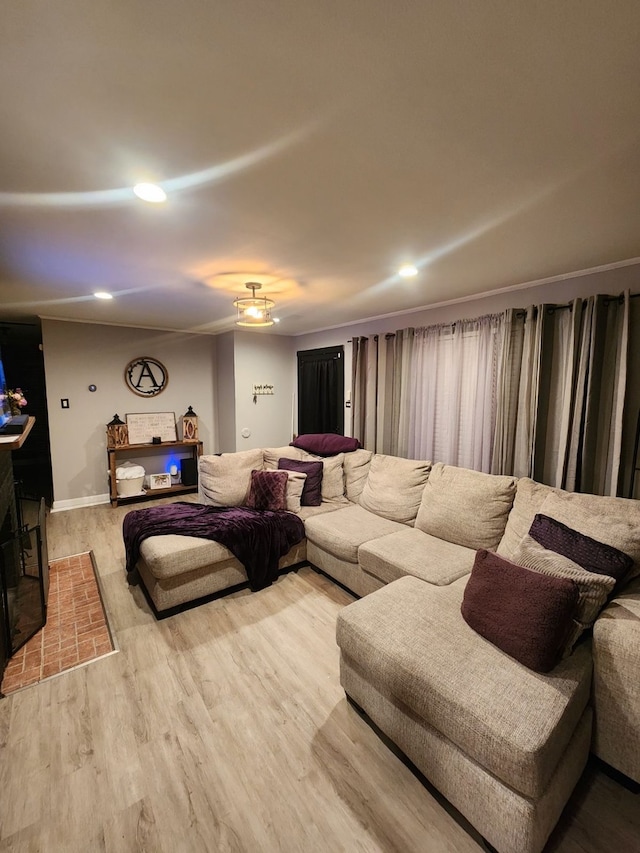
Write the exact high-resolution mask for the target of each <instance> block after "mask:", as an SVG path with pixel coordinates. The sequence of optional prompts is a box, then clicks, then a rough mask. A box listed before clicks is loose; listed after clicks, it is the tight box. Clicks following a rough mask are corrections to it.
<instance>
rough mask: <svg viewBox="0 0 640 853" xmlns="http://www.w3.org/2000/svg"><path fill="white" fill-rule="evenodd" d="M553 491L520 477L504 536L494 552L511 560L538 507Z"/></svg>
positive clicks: (549, 487) (538, 509)
mask: <svg viewBox="0 0 640 853" xmlns="http://www.w3.org/2000/svg"><path fill="white" fill-rule="evenodd" d="M554 491H555V489H552V488H551V486H543V485H542V483H536V482H535V480H530V479H529V477H521V478H520V479H519V480H518V482H517V484H516V496H515V498H514V501H513V507H512V508H511V512H510V513H509V518H508V519H507V526H506V527H505V529H504V536H503V537H502V539H501V540H500V544H499V545H498V547H497V549H496V551H497V553H498V554H500V555H501V556H502V557H506V558H507V559H508V560H511V559H512V558H513V554H514V551H515V550H516V548H517V547H518V545H519V544H520V540H521V539H522V538H523V537H524V536H526V535H527V533H528V532H529V528H530V527H531V524H532V523H533V519H534V517H535V516H536V514H537V513H539V512H540V507H541V506H542V504H543V503H544V502H545V501H546V499H547V497H548V496H549V495H552V494H553V493H554Z"/></svg>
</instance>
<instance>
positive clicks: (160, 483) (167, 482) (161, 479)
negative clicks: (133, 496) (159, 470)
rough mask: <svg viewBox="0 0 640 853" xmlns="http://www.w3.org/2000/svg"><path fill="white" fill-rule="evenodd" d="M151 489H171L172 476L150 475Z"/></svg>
mask: <svg viewBox="0 0 640 853" xmlns="http://www.w3.org/2000/svg"><path fill="white" fill-rule="evenodd" d="M149 488H150V489H170V488H171V474H149Z"/></svg>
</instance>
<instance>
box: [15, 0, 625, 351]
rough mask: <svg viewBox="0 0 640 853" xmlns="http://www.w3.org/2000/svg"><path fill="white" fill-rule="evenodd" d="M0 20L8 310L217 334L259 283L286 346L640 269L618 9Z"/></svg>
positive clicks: (553, 3)
mask: <svg viewBox="0 0 640 853" xmlns="http://www.w3.org/2000/svg"><path fill="white" fill-rule="evenodd" d="M1 17H2V22H1V26H0V127H1V128H2V131H1V133H0V243H1V246H0V247H1V249H2V255H1V258H0V282H1V284H0V287H1V297H0V315H1V316H2V317H3V318H4V319H8V318H23V317H26V316H29V315H35V314H38V315H41V316H49V317H60V318H70V319H79V320H91V321H98V322H110V323H125V324H127V325H133V326H150V327H158V328H167V329H182V330H184V329H188V330H197V331H210V332H218V331H223V330H225V329H229V328H232V327H233V309H232V306H231V303H232V301H233V299H234V297H235V296H236V295H237V294H238V293H239V292H241V291H243V290H244V286H243V283H244V281H245V280H246V278H247V277H248V276H247V274H249V273H251V274H252V275H251V276H250V277H251V278H256V276H257V274H260V273H262V274H264V275H265V276H266V277H267V278H266V279H265V281H266V283H267V285H268V286H265V291H266V293H267V295H269V296H272V297H273V298H274V300H275V301H276V303H277V311H276V313H277V314H278V315H279V316H280V317H281V323H280V325H279V326H277V327H274V329H275V331H276V332H277V333H280V334H299V333H302V332H305V331H311V330H314V329H319V328H326V327H329V326H332V325H337V324H340V323H348V322H350V321H354V320H357V319H361V318H367V317H372V316H379V315H383V314H386V313H390V312H395V311H400V310H410V309H412V308H416V307H419V306H427V305H429V304H433V303H438V302H442V301H445V300H448V299H456V298H460V297H465V296H471V295H473V294H477V293H481V292H485V291H488V290H495V289H497V288H502V287H508V286H510V285H514V284H518V283H521V282H526V281H532V280H538V279H541V278H545V277H548V276H553V275H558V274H561V273H566V272H570V271H575V270H580V269H587V268H591V267H594V266H598V265H602V264H609V263H614V262H617V261H622V260H625V259H629V258H635V257H638V256H640V50H638V34H639V33H640V3H638V0H616V2H615V3H605V2H603V0H562V2H558V0H541V1H540V2H535V3H521V2H517V0H516V2H514V0H484V2H477V0H466V2H462V0H458V1H457V2H456V0H405V2H403V0H396V2H395V3H391V2H383V0H322V2H310V0H306V2H305V0H268V2H267V0H261V2H257V0H233V2H221V3H212V2H209V3H207V2H204V0H182V1H181V2H179V3H178V2H175V0H126V1H125V0H119V2H114V0H91V2H86V0H58V2H55V3H54V2H51V0H19V2H17V0H16V2H13V0H11V2H5V3H3V7H2V13H1ZM143 179H148V180H154V181H157V182H159V183H161V184H162V185H163V186H165V187H166V188H167V190H168V193H169V200H168V202H167V203H166V204H165V205H164V206H162V207H153V206H150V205H147V204H145V203H144V202H141V201H139V200H137V199H135V198H134V196H133V195H132V193H131V190H130V187H131V186H132V185H133V184H134V183H136V182H137V181H139V180H143ZM106 190H109V191H115V192H107V193H103V194H102V195H101V194H100V192H101V191H106ZM118 190H120V192H118ZM409 260H410V261H414V262H415V263H417V265H418V266H419V267H420V269H421V272H420V274H419V276H417V277H416V278H414V279H410V280H406V281H404V280H401V279H399V278H398V277H397V276H396V275H395V271H396V269H397V268H398V266H399V264H400V263H401V262H403V261H409ZM224 273H234V274H237V277H235V276H234V277H231V278H229V277H228V276H222V277H220V276H221V274H224ZM216 277H218V278H216ZM97 289H103V290H109V291H112V292H113V293H114V294H115V296H116V298H115V299H114V300H113V301H112V302H108V303H107V302H99V301H97V300H95V299H94V298H93V296H92V294H93V292H94V291H95V290H97ZM270 333H273V332H270Z"/></svg>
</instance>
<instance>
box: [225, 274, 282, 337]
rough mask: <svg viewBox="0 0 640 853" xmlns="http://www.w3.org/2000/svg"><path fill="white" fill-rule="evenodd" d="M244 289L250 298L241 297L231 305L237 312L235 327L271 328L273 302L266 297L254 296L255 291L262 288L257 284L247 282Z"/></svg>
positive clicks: (272, 322)
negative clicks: (248, 292) (249, 294)
mask: <svg viewBox="0 0 640 853" xmlns="http://www.w3.org/2000/svg"><path fill="white" fill-rule="evenodd" d="M245 287H246V288H247V289H248V290H250V291H251V296H241V297H239V298H238V299H236V300H235V301H234V303H233V304H234V306H235V308H236V311H237V312H238V316H237V318H236V326H246V327H248V328H258V327H264V326H273V324H274V320H273V319H272V317H271V309H272V308H274V307H275V302H273V301H272V300H271V299H267V297H266V296H256V290H260V289H261V288H262V285H261V284H260V283H259V282H257V281H248V282H247V283H246V284H245Z"/></svg>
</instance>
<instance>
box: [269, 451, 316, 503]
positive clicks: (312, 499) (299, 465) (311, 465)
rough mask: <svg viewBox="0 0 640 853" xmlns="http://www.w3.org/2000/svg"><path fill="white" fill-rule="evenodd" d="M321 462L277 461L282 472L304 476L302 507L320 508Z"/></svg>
mask: <svg viewBox="0 0 640 853" xmlns="http://www.w3.org/2000/svg"><path fill="white" fill-rule="evenodd" d="M323 467H324V466H323V464H322V462H302V461H300V460H299V459H278V468H279V469H280V470H282V471H297V472H298V473H299V474H306V475H307V479H306V481H305V484H304V488H303V489H302V497H301V498H300V503H301V504H302V506H320V504H321V503H322V470H323Z"/></svg>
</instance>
